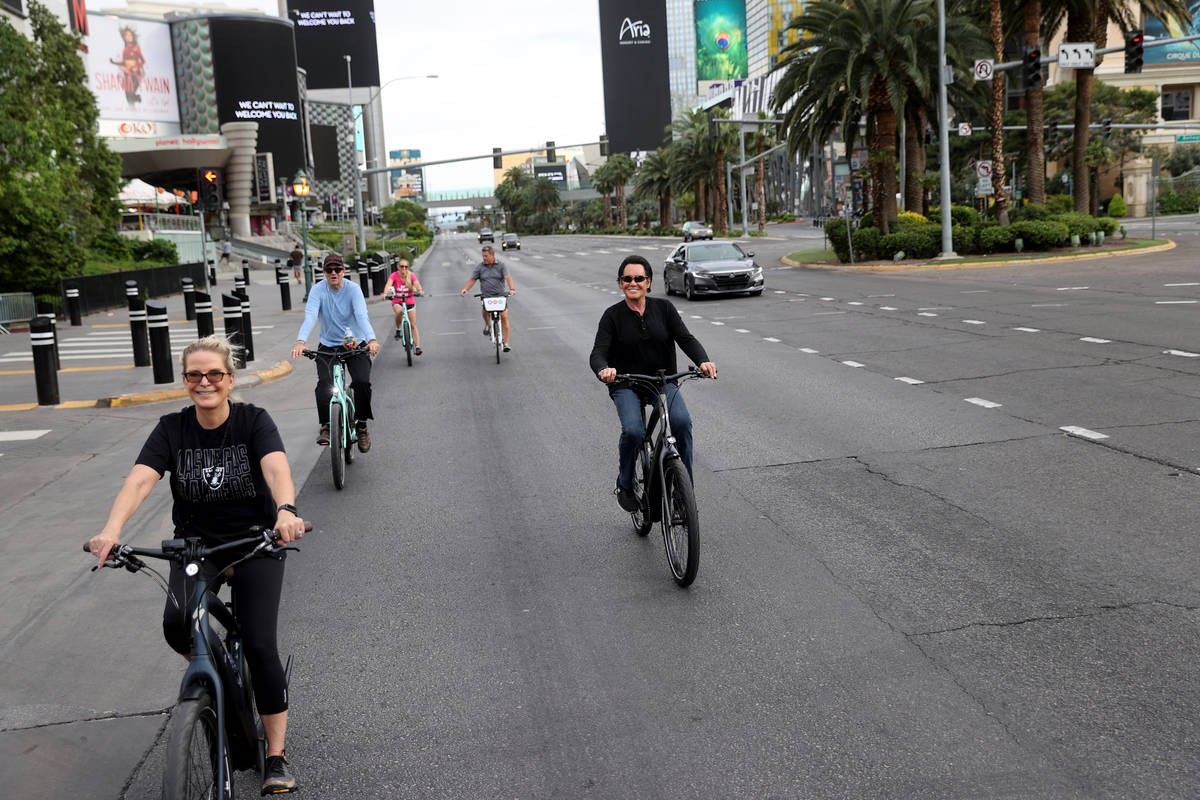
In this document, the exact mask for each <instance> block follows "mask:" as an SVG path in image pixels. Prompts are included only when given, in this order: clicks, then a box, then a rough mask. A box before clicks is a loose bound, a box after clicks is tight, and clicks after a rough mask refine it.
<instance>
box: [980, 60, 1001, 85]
mask: <svg viewBox="0 0 1200 800" xmlns="http://www.w3.org/2000/svg"><path fill="white" fill-rule="evenodd" d="M995 71H996V62H995V61H993V60H992V59H990V58H979V59H976V60H975V80H977V81H990V80H991V79H992V76H993V75H994V74H995Z"/></svg>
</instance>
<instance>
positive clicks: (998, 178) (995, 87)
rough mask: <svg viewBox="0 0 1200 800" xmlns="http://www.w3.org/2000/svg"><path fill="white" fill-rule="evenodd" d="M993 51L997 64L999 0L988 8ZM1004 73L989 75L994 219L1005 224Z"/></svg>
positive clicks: (1000, 28)
mask: <svg viewBox="0 0 1200 800" xmlns="http://www.w3.org/2000/svg"><path fill="white" fill-rule="evenodd" d="M988 16H989V20H988V22H989V23H990V24H989V26H988V30H989V32H990V33H991V35H992V52H993V54H994V56H995V59H996V63H1000V62H1001V61H1003V60H1004V14H1003V12H1002V11H1001V8H1000V0H991V2H990V3H989V8H988ZM1004 77H1005V76H1004V74H1003V73H993V74H992V109H991V110H992V117H991V128H992V190H993V192H994V196H995V198H996V218H997V219H998V220H999V221H1000V224H1001V225H1007V224H1008V193H1007V192H1006V191H1005V190H1004Z"/></svg>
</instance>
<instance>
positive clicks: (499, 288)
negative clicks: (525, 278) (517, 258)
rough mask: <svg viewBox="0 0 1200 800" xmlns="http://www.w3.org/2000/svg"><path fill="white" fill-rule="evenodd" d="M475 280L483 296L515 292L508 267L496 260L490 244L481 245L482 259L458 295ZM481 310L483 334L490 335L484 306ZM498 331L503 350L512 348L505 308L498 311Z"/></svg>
mask: <svg viewBox="0 0 1200 800" xmlns="http://www.w3.org/2000/svg"><path fill="white" fill-rule="evenodd" d="M475 281H479V290H480V292H482V294H483V296H484V297H485V298H488V297H512V296H513V295H514V294H516V293H517V290H516V289H515V288H513V279H512V275H510V274H509V272H508V267H507V266H505V265H504V262H503V261H497V260H496V251H495V250H493V249H492V246H491V245H486V244H485V245H484V246H483V261H481V262H480V263H479V265H478V266H477V267H475V271H474V272H473V273H471V277H470V279H469V280H468V281H467V285H466V286H464V287H463V288H462V291H461V292H459V294H460V295H462V296H463V297H466V295H467V292H469V291H471V287H472V286H474V285H475ZM482 311H483V335H484V336H490V335H491V333H492V323H491V318H490V315H489V313H488V310H487V309H486V308H484V309H482ZM500 331H501V334H502V335H503V337H504V352H506V353H507V352H509V351H510V350H512V346H511V345H510V343H509V338H508V337H509V327H508V309H507V308H505V309H504V310H503V311H501V312H500Z"/></svg>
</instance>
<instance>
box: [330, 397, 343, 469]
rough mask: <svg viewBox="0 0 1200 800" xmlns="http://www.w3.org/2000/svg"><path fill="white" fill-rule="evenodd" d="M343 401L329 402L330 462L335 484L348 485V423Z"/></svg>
mask: <svg viewBox="0 0 1200 800" xmlns="http://www.w3.org/2000/svg"><path fill="white" fill-rule="evenodd" d="M344 413H345V412H344V411H343V410H342V404H341V403H330V404H329V463H330V465H331V466H332V467H333V485H334V487H335V488H337V489H341V488H342V487H343V486H345V485H346V447H347V443H346V423H345V421H344V420H343V419H342V415H343V414H344Z"/></svg>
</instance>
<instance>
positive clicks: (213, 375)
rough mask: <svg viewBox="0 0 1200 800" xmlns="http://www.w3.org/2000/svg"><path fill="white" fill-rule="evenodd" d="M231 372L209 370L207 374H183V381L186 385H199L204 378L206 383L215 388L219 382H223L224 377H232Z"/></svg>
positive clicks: (193, 372)
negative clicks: (206, 380) (206, 379)
mask: <svg viewBox="0 0 1200 800" xmlns="http://www.w3.org/2000/svg"><path fill="white" fill-rule="evenodd" d="M232 374H233V373H232V372H222V371H221V370H219V369H210V370H209V371H208V372H195V371H192V372H185V373H183V379H184V380H185V381H187V382H188V383H199V382H200V381H201V380H203V379H204V378H208V382H209V383H211V384H212V385H213V386H216V385H217V384H218V383H220V382H221V381H223V380H225V376H226V375H232Z"/></svg>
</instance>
